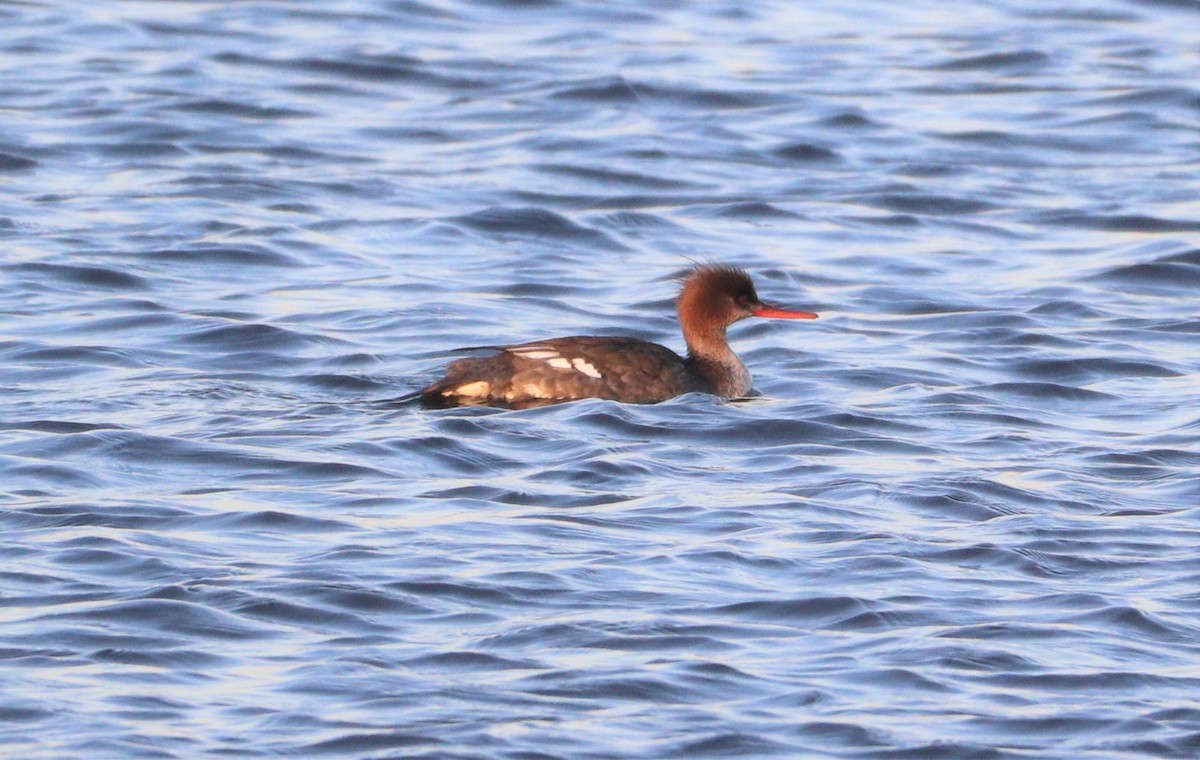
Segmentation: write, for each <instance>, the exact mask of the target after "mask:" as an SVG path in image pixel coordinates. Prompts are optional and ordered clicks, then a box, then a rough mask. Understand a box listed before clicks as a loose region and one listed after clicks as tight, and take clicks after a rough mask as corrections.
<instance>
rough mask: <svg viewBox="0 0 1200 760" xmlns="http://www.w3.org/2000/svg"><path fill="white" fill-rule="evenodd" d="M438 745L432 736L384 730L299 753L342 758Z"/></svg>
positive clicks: (329, 741)
mask: <svg viewBox="0 0 1200 760" xmlns="http://www.w3.org/2000/svg"><path fill="white" fill-rule="evenodd" d="M440 744H443V741H442V740H441V739H438V738H437V737H434V736H428V735H425V734H419V733H414V732H401V731H391V730H385V731H373V732H369V733H368V732H364V733H353V734H347V735H345V736H339V737H335V738H333V739H326V740H324V741H320V742H315V743H313V744H308V745H306V746H304V747H301V748H300V751H301V752H303V753H305V754H313V755H340V756H343V757H344V756H346V755H347V754H355V755H360V754H363V753H369V754H374V753H377V752H388V751H397V750H408V749H412V748H416V747H431V746H438V745H440Z"/></svg>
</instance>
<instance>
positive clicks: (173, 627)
mask: <svg viewBox="0 0 1200 760" xmlns="http://www.w3.org/2000/svg"><path fill="white" fill-rule="evenodd" d="M45 619H46V620H48V621H54V620H61V619H69V620H87V621H93V622H96V623H99V624H102V625H122V626H129V627H130V628H131V629H133V630H142V629H147V630H149V631H160V632H163V633H171V634H174V635H185V636H193V637H197V638H199V639H203V640H207V639H217V640H224V641H247V640H257V639H262V638H266V637H268V636H270V634H269V633H268V632H267V631H265V630H264V629H262V628H261V627H259V626H251V625H248V624H247V623H246V622H244V621H242V620H241V619H240V618H238V617H235V616H233V615H230V614H228V613H225V612H221V611H219V610H216V609H213V608H212V607H209V606H206V605H202V604H195V603H191V602H182V601H176V600H172V599H143V600H139V599H134V600H129V601H121V602H115V603H112V604H105V605H102V606H99V607H96V608H93V609H89V610H86V611H82V612H77V613H73V614H55V615H47V616H46V618H45Z"/></svg>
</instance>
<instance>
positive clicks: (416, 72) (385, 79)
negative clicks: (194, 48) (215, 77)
mask: <svg viewBox="0 0 1200 760" xmlns="http://www.w3.org/2000/svg"><path fill="white" fill-rule="evenodd" d="M213 60H214V61H216V62H218V63H223V64H227V65H231V66H253V67H256V68H267V69H276V70H281V71H289V72H294V73H301V74H315V75H320V76H328V77H334V78H337V79H344V80H346V81H349V82H355V83H360V84H389V83H390V84H396V83H411V84H419V85H422V86H434V87H444V88H447V89H451V90H455V91H461V90H476V89H480V88H482V87H485V86H486V82H485V81H484V80H481V79H479V78H476V77H466V76H459V75H443V74H439V73H438V72H437V71H435V70H434V67H432V66H430V65H427V64H426V63H425V62H424V61H422V60H421V59H420V58H417V57H415V56H408V55H403V54H397V53H378V54H371V53H357V54H344V55H340V56H339V57H337V58H327V57H323V56H299V57H296V58H287V57H264V56H256V55H248V54H245V53H233V52H223V53H218V54H217V55H215V56H213Z"/></svg>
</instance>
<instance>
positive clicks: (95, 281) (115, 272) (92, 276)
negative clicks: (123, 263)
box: [0, 262, 149, 290]
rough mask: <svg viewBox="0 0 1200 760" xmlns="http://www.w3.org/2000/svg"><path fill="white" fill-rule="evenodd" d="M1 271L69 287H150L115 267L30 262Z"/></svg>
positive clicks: (3, 266)
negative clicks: (49, 280)
mask: <svg viewBox="0 0 1200 760" xmlns="http://www.w3.org/2000/svg"><path fill="white" fill-rule="evenodd" d="M0 270H3V271H5V272H6V273H9V274H12V275H14V276H17V277H22V276H29V277H30V278H36V280H42V279H43V278H48V279H51V280H55V281H57V282H60V283H63V284H67V285H83V286H86V287H95V288H104V289H107V290H145V289H146V288H148V287H149V286H148V283H147V281H146V279H145V278H143V277H140V276H138V275H135V274H132V273H130V272H126V271H121V270H120V269H117V268H115V267H114V268H109V267H95V266H78V265H70V264H47V263H42V262H30V263H27V264H5V265H2V266H0Z"/></svg>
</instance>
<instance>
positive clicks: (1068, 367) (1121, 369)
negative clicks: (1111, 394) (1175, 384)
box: [1007, 356, 1182, 385]
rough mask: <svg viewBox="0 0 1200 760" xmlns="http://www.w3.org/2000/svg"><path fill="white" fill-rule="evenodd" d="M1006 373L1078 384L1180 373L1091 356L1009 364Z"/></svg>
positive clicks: (1163, 368)
mask: <svg viewBox="0 0 1200 760" xmlns="http://www.w3.org/2000/svg"><path fill="white" fill-rule="evenodd" d="M1007 370H1008V371H1009V372H1010V374H1013V375H1016V376H1020V377H1031V378H1038V379H1039V380H1044V381H1046V382H1051V383H1059V384H1065V385H1082V384H1087V383H1094V382H1099V381H1101V380H1112V379H1118V378H1132V377H1179V376H1180V375H1181V374H1182V373H1180V372H1177V371H1175V370H1173V369H1171V368H1169V367H1164V366H1162V365H1160V364H1153V363H1151V362H1138V361H1123V360H1119V359H1109V358H1107V357H1101V356H1093V357H1085V358H1078V359H1029V360H1025V361H1017V362H1013V363H1012V364H1010V365H1009V366H1008V367H1007Z"/></svg>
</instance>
